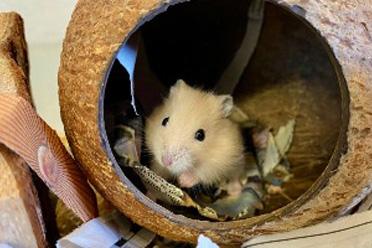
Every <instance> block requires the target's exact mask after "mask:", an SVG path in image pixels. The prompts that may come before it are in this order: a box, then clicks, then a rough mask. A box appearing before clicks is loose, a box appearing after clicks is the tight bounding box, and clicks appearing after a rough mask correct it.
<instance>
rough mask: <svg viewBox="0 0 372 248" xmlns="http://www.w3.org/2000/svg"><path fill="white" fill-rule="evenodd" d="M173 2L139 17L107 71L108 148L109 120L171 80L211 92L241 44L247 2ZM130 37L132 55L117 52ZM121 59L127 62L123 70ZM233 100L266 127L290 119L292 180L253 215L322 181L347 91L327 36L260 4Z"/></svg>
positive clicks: (152, 101) (332, 162)
mask: <svg viewBox="0 0 372 248" xmlns="http://www.w3.org/2000/svg"><path fill="white" fill-rule="evenodd" d="M179 2H180V3H178V4H175V5H172V6H170V7H169V8H167V9H164V10H162V11H159V13H156V15H153V16H151V18H148V19H147V20H146V22H143V23H141V24H140V25H139V26H138V27H137V28H136V30H134V31H133V32H132V34H131V35H130V36H129V37H128V38H127V39H126V41H125V42H124V43H123V46H122V48H121V50H120V51H118V53H117V54H116V55H115V57H114V59H113V62H112V65H111V67H110V68H109V70H108V71H107V75H106V77H105V82H104V86H103V90H102V93H101V94H102V96H101V107H102V109H101V110H100V111H101V116H100V118H101V119H100V120H99V121H100V123H101V125H100V126H101V127H102V129H103V130H101V132H102V133H103V140H104V143H105V144H106V145H108V144H109V146H111V148H112V146H113V144H114V142H115V132H114V131H113V130H114V127H115V126H117V125H118V124H121V123H126V122H127V121H128V115H132V116H135V115H136V113H138V114H139V115H140V116H142V117H143V118H146V117H147V116H148V115H149V114H150V113H151V112H152V110H153V109H154V107H156V106H157V105H158V104H160V103H161V101H162V99H163V98H164V97H165V96H166V95H167V92H168V90H169V88H170V87H171V86H172V85H173V84H174V83H175V82H176V80H177V79H180V78H181V79H184V80H185V81H186V82H188V83H189V84H191V85H196V86H201V87H203V88H205V89H212V88H213V87H214V86H215V84H216V83H217V82H218V80H219V78H220V77H221V75H222V73H223V72H224V70H225V69H226V67H227V66H228V65H229V63H230V61H231V60H232V59H233V56H234V54H235V53H236V51H237V50H238V49H239V47H240V45H241V43H242V39H243V37H244V32H245V30H246V25H247V11H248V7H249V1H245V0H236V1H234V2H233V3H232V2H231V1H230V0H221V1H212V0H194V1H190V2H185V3H181V1H179ZM133 41H134V43H133V44H135V47H137V49H138V50H137V51H138V52H137V54H136V56H133V54H131V53H130V52H125V51H124V52H123V49H125V46H126V45H128V43H129V42H133ZM120 56H124V57H125V59H126V60H127V63H129V66H128V65H127V66H126V68H124V66H123V62H122V61H121V58H120ZM134 57H135V58H136V60H135V61H136V62H135V67H134V68H133V70H132V69H131V61H134V60H133V58H134ZM128 68H129V69H128ZM131 79H132V81H133V82H134V83H133V84H131ZM233 97H234V101H235V103H236V105H237V106H238V107H239V108H240V109H242V110H243V111H244V112H245V113H247V114H248V115H249V116H250V117H251V118H253V119H256V120H259V121H260V122H261V123H264V124H265V125H267V126H269V127H272V128H273V129H276V130H277V129H278V128H279V127H280V126H283V125H284V124H285V123H286V122H287V121H288V120H290V119H294V118H295V119H296V128H295V131H294V137H293V143H292V146H291V148H290V150H289V152H288V154H287V158H288V160H289V161H290V164H291V167H290V172H291V173H292V174H293V177H292V178H291V179H290V180H289V181H287V182H286V183H284V184H283V186H282V192H281V193H280V194H279V193H278V194H270V195H269V197H266V198H265V204H264V206H265V207H264V209H263V210H261V211H260V212H259V213H258V214H265V213H270V212H272V211H274V210H276V209H279V208H281V207H284V206H286V208H282V210H281V211H288V210H289V209H290V208H296V207H298V206H300V205H301V203H302V202H304V201H306V200H307V199H309V198H310V197H311V195H312V194H314V193H315V192H317V191H319V189H320V188H321V187H323V185H324V184H325V183H326V182H327V177H328V176H329V175H330V173H331V172H332V170H333V169H334V168H336V167H337V165H338V162H339V157H340V155H341V153H342V152H343V151H344V149H345V146H346V138H345V131H346V124H347V120H348V112H347V111H348V110H347V109H348V102H347V101H348V100H347V99H348V95H347V89H346V86H345V83H344V82H343V78H342V76H341V73H340V70H339V68H338V65H337V63H336V60H335V58H334V57H333V55H332V53H331V52H330V49H329V48H328V46H327V44H326V42H325V41H324V40H323V39H322V37H320V35H319V34H318V33H317V31H316V30H315V29H314V28H313V27H311V25H309V24H308V23H307V22H306V21H304V19H303V18H301V16H298V15H297V14H295V13H294V12H292V11H291V10H290V9H287V8H284V7H282V6H279V5H277V4H274V3H272V2H266V3H265V11H264V20H263V25H262V28H261V33H260V37H259V40H258V43H257V47H256V49H255V52H254V54H253V56H252V58H251V60H250V62H249V64H248V66H247V67H246V69H245V71H244V73H243V75H242V77H241V80H240V81H239V84H238V85H237V87H236V88H235V90H234V93H233ZM107 150H108V154H109V156H110V157H111V159H112V161H113V164H114V166H115V168H116V169H117V172H118V174H119V175H120V177H121V178H122V180H123V182H124V183H125V184H126V185H128V187H129V188H130V189H131V190H132V191H133V192H134V193H135V194H136V196H137V197H138V200H140V201H142V202H143V203H144V204H147V205H148V206H149V207H150V208H153V209H156V210H157V211H160V212H163V213H166V214H167V215H168V216H169V215H170V214H172V213H171V212H168V210H166V209H165V208H163V207H161V206H159V205H157V204H155V203H153V202H152V201H150V200H149V199H147V198H146V197H145V196H144V195H143V193H144V187H143V185H142V184H141V183H140V178H139V177H138V175H137V174H136V173H135V172H134V171H132V170H131V169H128V168H123V169H122V168H120V166H118V163H117V161H116V159H115V158H114V156H113V155H112V154H113V153H112V152H111V149H110V148H108V149H107ZM141 162H143V163H144V164H146V163H148V158H147V157H146V156H144V157H143V158H142V161H141ZM291 202H292V203H291ZM290 203H291V204H290Z"/></svg>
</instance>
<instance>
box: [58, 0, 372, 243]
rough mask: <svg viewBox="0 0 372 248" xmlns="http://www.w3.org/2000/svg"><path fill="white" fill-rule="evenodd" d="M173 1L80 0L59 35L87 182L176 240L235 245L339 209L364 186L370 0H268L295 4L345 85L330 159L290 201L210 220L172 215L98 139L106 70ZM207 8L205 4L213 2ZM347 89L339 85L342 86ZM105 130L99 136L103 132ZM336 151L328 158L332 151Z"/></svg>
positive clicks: (69, 124)
mask: <svg viewBox="0 0 372 248" xmlns="http://www.w3.org/2000/svg"><path fill="white" fill-rule="evenodd" d="M181 2H184V1H179V0H174V1H172V0H170V1H169V0H168V1H159V0H146V1H144V0H137V1H135V0H133V1H124V0H113V1H105V0H96V1H89V0H81V1H79V2H78V3H77V6H76V8H75V11H74V13H73V15H72V18H71V21H70V24H69V26H68V29H67V33H66V37H65V40H64V46H63V52H62V55H61V65H60V71H59V95H60V104H61V113H62V118H63V122H64V125H65V131H66V134H67V138H68V140H69V143H70V146H71V149H72V151H73V153H74V156H75V158H76V159H77V160H78V161H79V162H80V164H81V165H82V166H83V168H84V170H85V172H86V174H87V175H88V178H89V180H90V182H91V183H92V184H93V185H94V186H95V187H96V188H97V190H98V191H99V192H100V193H101V194H102V195H103V196H104V197H105V198H106V199H108V200H109V201H110V202H111V203H112V204H113V205H114V206H116V207H117V208H118V209H119V210H120V211H122V212H123V213H125V214H126V215H127V216H129V217H130V218H131V219H132V220H133V221H134V222H136V223H138V224H139V225H142V226H144V227H146V228H148V229H150V230H152V231H154V232H156V233H158V234H160V235H162V236H165V237H167V238H170V239H174V240H182V241H188V242H194V243H195V242H196V239H197V237H198V235H199V234H204V235H206V236H208V237H210V238H212V239H213V240H214V241H216V242H217V243H219V244H223V245H238V244H241V243H242V242H243V241H244V240H247V239H249V238H251V237H253V236H255V235H260V234H266V233H275V232H283V231H288V230H293V229H296V228H300V227H303V226H307V225H311V224H315V223H317V222H320V221H323V220H326V219H329V218H330V217H334V216H337V215H339V214H341V213H344V212H346V211H347V210H348V209H349V208H350V206H352V205H353V204H355V203H356V202H358V201H359V199H361V198H363V196H364V194H366V192H368V190H366V189H368V186H369V185H370V183H371V179H372V164H371V162H370V161H371V159H372V131H371V127H372V69H371V67H372V61H371V57H372V49H371V44H372V37H371V31H370V29H371V28H372V27H370V26H369V25H370V24H369V23H370V22H369V21H368V20H370V19H371V18H372V1H371V0H367V1H361V0H352V1H334V2H332V1H328V0H319V1H307V0H284V1H277V0H275V1H271V2H272V3H274V4H278V5H279V6H281V7H283V8H286V9H292V10H293V11H295V12H296V13H297V14H298V15H300V16H301V17H302V18H303V21H304V22H305V24H307V25H308V24H310V25H312V26H313V27H314V28H315V29H316V30H317V33H318V35H319V36H320V37H321V38H322V39H323V40H324V43H325V46H326V47H327V48H328V49H329V52H330V53H331V54H332V57H333V61H332V63H333V65H334V66H335V67H336V68H338V70H339V72H340V73H339V75H338V77H339V78H338V79H339V81H340V82H343V85H341V88H342V87H344V89H343V91H344V94H342V101H343V103H344V107H343V109H342V111H343V120H344V122H343V123H344V124H341V123H340V125H345V130H344V132H343V134H341V136H342V135H344V136H345V137H344V138H345V141H346V143H345V144H343V145H342V147H341V145H339V146H338V148H337V147H336V150H335V154H336V153H338V154H339V155H340V154H341V155H340V156H339V158H338V159H337V161H336V162H337V163H336V164H335V165H333V166H331V167H329V166H328V167H327V168H326V169H325V171H324V172H323V174H322V175H321V176H320V178H319V179H318V180H317V181H316V182H315V183H314V185H312V186H311V188H310V189H309V190H308V191H307V192H306V193H305V194H303V195H302V196H301V197H299V198H298V199H297V200H295V201H294V202H292V203H290V204H288V205H287V206H285V207H283V208H280V209H278V210H275V211H273V212H271V213H268V214H264V215H261V216H258V217H254V218H249V219H245V220H238V221H231V222H220V223H212V222H208V221H200V220H194V219H189V218H186V217H184V216H182V215H175V214H174V213H172V212H170V211H169V210H167V209H165V208H163V207H161V206H159V205H157V204H155V203H153V202H152V201H150V200H149V199H148V198H147V197H145V196H144V195H143V194H142V193H140V192H139V191H138V190H137V189H136V188H135V187H134V186H133V184H132V183H131V182H130V181H129V180H128V179H127V178H126V177H125V176H123V174H122V173H121V174H120V172H119V169H117V164H116V163H115V162H114V161H111V160H110V158H109V157H112V154H111V150H110V148H109V147H108V143H107V142H105V141H104V138H105V137H104V136H105V135H104V134H102V132H101V131H100V130H102V129H103V128H104V124H103V123H102V121H99V120H102V118H101V117H100V114H101V107H102V106H101V104H100V103H101V102H102V98H103V97H104V94H103V92H104V85H103V83H104V77H105V75H106V72H107V70H108V68H109V67H110V65H111V63H112V58H113V56H114V54H115V53H116V52H117V51H118V49H119V47H120V46H121V44H122V42H123V41H124V40H125V39H126V38H127V37H128V35H130V33H131V32H132V31H133V30H135V29H136V28H137V27H138V26H139V25H140V24H141V23H143V22H144V20H150V19H151V18H152V17H154V16H155V15H156V14H158V13H161V12H163V11H166V9H167V7H168V6H170V5H172V4H177V3H181ZM211 11H212V10H211ZM345 92H346V93H345ZM102 138H103V139H102ZM332 159H333V158H331V160H332Z"/></svg>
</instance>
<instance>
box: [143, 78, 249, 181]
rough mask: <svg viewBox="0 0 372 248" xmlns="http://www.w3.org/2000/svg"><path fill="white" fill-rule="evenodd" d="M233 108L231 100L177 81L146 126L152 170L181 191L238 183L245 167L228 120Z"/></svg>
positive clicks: (238, 138)
mask: <svg viewBox="0 0 372 248" xmlns="http://www.w3.org/2000/svg"><path fill="white" fill-rule="evenodd" d="M232 108H233V100H232V97H231V96H229V95H216V94H214V93H212V92H206V91H202V90H200V89H197V88H193V87H191V86H189V85H187V84H186V83H185V82H184V81H182V80H178V81H177V83H176V84H175V85H174V86H173V87H171V89H170V93H169V96H168V97H167V98H166V99H165V100H164V102H163V103H162V104H161V105H160V106H159V107H157V108H156V109H155V110H154V111H153V113H152V114H151V115H150V116H149V118H148V119H147V120H146V129H145V135H146V138H145V140H146V145H147V147H148V149H149V150H150V152H151V153H152V156H153V159H152V162H151V169H152V170H154V171H155V172H157V173H158V174H159V175H161V176H163V177H164V178H166V179H171V178H174V179H177V181H178V183H179V185H180V186H181V187H185V188H190V187H192V186H194V185H196V184H202V185H213V184H216V183H219V182H221V181H222V180H226V181H230V182H231V181H234V179H238V178H239V176H240V175H241V174H242V173H243V169H244V164H245V161H244V145H243V139H242V136H241V133H240V130H239V128H238V126H237V125H236V124H234V123H233V122H232V121H230V120H229V119H228V117H229V115H230V114H231V112H232ZM236 181H237V180H235V182H236Z"/></svg>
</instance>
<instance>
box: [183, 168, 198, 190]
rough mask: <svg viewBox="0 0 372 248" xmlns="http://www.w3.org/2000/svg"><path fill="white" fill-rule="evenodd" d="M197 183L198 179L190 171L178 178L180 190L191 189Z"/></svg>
mask: <svg viewBox="0 0 372 248" xmlns="http://www.w3.org/2000/svg"><path fill="white" fill-rule="evenodd" d="M198 183H199V180H198V178H197V177H196V176H195V175H194V174H193V173H192V172H190V171H186V172H184V173H182V174H181V175H180V176H179V177H178V184H179V185H180V186H181V187H182V188H191V187H192V186H194V185H196V184H198Z"/></svg>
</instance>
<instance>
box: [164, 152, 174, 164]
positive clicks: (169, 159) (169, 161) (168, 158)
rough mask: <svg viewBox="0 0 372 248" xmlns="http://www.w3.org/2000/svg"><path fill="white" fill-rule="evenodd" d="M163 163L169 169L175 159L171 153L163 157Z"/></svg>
mask: <svg viewBox="0 0 372 248" xmlns="http://www.w3.org/2000/svg"><path fill="white" fill-rule="evenodd" d="M161 161H162V162H163V164H164V165H165V166H167V167H169V166H171V165H172V163H173V157H172V155H170V154H169V153H165V154H163V155H162V156H161Z"/></svg>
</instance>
